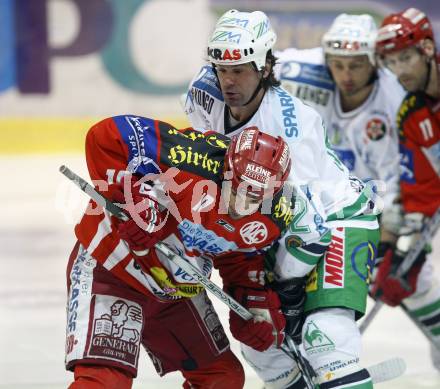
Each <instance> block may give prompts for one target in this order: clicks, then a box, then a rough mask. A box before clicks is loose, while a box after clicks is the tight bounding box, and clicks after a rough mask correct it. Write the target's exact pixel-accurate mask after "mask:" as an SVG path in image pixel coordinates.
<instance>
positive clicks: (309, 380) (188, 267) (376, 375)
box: [59, 165, 406, 389]
mask: <svg viewBox="0 0 440 389" xmlns="http://www.w3.org/2000/svg"><path fill="white" fill-rule="evenodd" d="M59 170H60V172H61V173H62V174H63V175H64V176H66V177H67V178H68V179H69V180H71V181H73V182H74V183H75V184H76V185H77V186H78V187H79V188H80V189H81V190H82V191H83V192H85V193H87V194H88V195H89V196H90V197H91V198H92V199H93V200H94V201H96V203H97V204H99V205H101V206H102V207H104V208H105V209H106V210H107V211H109V212H110V213H111V214H112V215H114V216H116V217H118V218H119V219H121V220H128V219H129V218H128V216H127V215H126V214H125V212H124V211H123V210H122V208H120V207H119V206H118V205H116V204H115V203H113V202H111V201H110V200H109V199H107V198H105V197H104V196H102V195H101V194H100V193H99V192H97V191H96V190H95V188H93V187H92V186H91V185H90V184H89V183H88V182H87V181H86V180H84V179H83V178H81V177H80V176H78V175H77V174H75V173H74V172H72V171H71V170H70V169H69V168H68V167H66V166H64V165H63V166H61V167H60V169H59ZM155 248H157V249H158V250H159V251H161V252H162V253H163V254H164V255H165V256H167V258H168V259H169V260H171V261H174V262H175V263H176V264H178V265H179V266H180V267H181V268H182V269H183V270H184V271H185V272H187V273H188V274H189V275H190V276H191V277H193V278H194V279H196V280H197V281H199V282H200V283H201V284H202V285H203V286H205V288H206V289H207V290H208V291H210V292H211V293H213V294H214V295H215V296H216V297H217V298H219V299H220V300H221V301H222V302H223V303H225V304H226V305H228V307H229V308H230V309H232V310H233V311H234V312H235V313H237V314H238V315H239V316H240V317H242V318H243V319H244V320H250V319H253V317H254V316H253V315H252V313H250V312H249V311H248V310H247V309H246V308H245V307H243V306H242V305H241V304H240V303H238V302H237V301H236V300H235V299H233V298H232V297H231V296H229V295H228V294H227V293H225V292H224V291H223V289H221V288H220V287H219V286H217V285H216V284H215V283H214V282H212V281H211V280H210V279H209V278H207V277H206V276H205V275H204V274H203V273H202V272H201V271H200V270H199V269H198V268H197V267H196V266H194V265H193V264H192V263H191V262H189V261H188V260H186V259H185V258H182V257H181V256H180V255H177V254H176V253H175V252H174V251H173V250H171V249H170V248H169V247H168V246H167V245H165V244H164V243H162V242H158V243H156V245H155ZM286 343H287V345H288V347H289V350H286V349H285V348H283V347H281V350H282V351H283V352H284V353H286V354H287V355H289V357H290V358H292V359H293V360H294V361H295V362H296V363H297V365H298V368H299V369H300V371H301V373H302V375H303V378H304V380H305V381H306V384H307V387H308V389H313V388H314V387H315V385H314V381H315V380H314V377H316V373H315V372H314V371H313V368H312V367H311V366H310V364H309V363H308V361H307V360H306V359H305V358H304V357H303V356H302V354H301V352H300V351H299V349H298V347H297V346H296V344H295V343H294V342H293V340H292V339H291V338H290V337H289V336H287V335H286ZM405 368H406V367H405V362H404V361H403V359H401V358H394V359H389V360H386V361H383V362H380V363H378V364H376V365H373V366H370V367H368V368H367V370H368V372H369V373H370V376H371V379H372V381H373V383H379V382H383V381H387V380H390V379H393V378H396V377H399V376H400V375H402V374H403V373H404V371H405Z"/></svg>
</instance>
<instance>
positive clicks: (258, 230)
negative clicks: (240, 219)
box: [240, 221, 268, 245]
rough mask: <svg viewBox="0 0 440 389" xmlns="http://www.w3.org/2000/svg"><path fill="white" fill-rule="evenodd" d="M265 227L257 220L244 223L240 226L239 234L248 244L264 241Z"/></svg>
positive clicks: (265, 235) (265, 236)
mask: <svg viewBox="0 0 440 389" xmlns="http://www.w3.org/2000/svg"><path fill="white" fill-rule="evenodd" d="M267 234H268V232H267V227H266V226H265V225H264V224H263V223H262V222H259V221H253V222H249V223H246V224H245V225H244V226H243V227H241V228H240V235H241V237H242V238H243V241H244V243H246V244H248V245H252V244H258V243H261V242H264V241H265V240H266V238H267Z"/></svg>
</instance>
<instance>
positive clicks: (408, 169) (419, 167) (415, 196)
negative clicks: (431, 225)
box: [397, 92, 440, 216]
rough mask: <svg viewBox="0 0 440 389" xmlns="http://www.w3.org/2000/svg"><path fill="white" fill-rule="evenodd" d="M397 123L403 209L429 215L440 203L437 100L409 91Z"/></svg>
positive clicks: (439, 140) (439, 146)
mask: <svg viewBox="0 0 440 389" xmlns="http://www.w3.org/2000/svg"><path fill="white" fill-rule="evenodd" d="M397 126H398V128H399V136H400V144H399V147H400V158H401V159H400V165H401V176H400V186H401V197H402V203H403V207H404V211H405V212H421V213H423V214H425V215H427V216H432V215H433V213H434V212H435V211H436V210H437V208H438V207H439V206H440V100H434V99H432V98H430V97H429V96H428V95H426V94H425V93H423V92H417V93H409V94H408V95H407V96H406V97H405V99H404V101H403V102H402V105H401V107H400V109H399V113H398V116H397Z"/></svg>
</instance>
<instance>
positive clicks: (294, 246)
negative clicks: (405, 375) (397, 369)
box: [185, 10, 378, 389]
mask: <svg viewBox="0 0 440 389" xmlns="http://www.w3.org/2000/svg"><path fill="white" fill-rule="evenodd" d="M275 41H276V34H275V32H274V31H273V30H272V28H271V25H270V22H269V20H268V18H267V16H266V15H265V14H264V13H262V12H259V11H256V12H251V13H248V12H239V11H236V10H230V11H228V12H226V13H225V14H224V15H223V16H222V17H220V19H219V20H218V22H217V24H216V26H215V29H214V32H213V33H212V35H211V37H210V39H209V42H208V48H207V56H208V61H209V62H210V64H209V65H207V66H204V67H203V68H202V69H201V70H200V72H199V73H198V74H197V75H196V76H195V78H194V79H193V80H192V82H191V84H190V88H189V92H188V94H187V96H186V100H185V112H186V113H187V115H188V118H189V120H190V122H191V124H192V125H193V126H194V127H203V128H206V129H208V130H214V131H218V132H220V133H223V134H227V135H228V136H233V135H235V134H238V133H240V132H241V131H243V129H244V128H246V127H248V126H254V125H255V126H258V127H261V128H264V129H265V131H269V132H270V134H272V135H274V136H282V137H283V138H284V140H285V141H286V142H287V143H288V145H289V147H290V151H291V158H292V167H293V168H292V170H291V173H290V179H291V180H292V182H294V183H296V184H297V185H298V186H300V187H301V188H302V191H303V192H304V193H305V194H306V198H307V200H308V201H307V202H305V203H302V200H301V199H298V200H297V201H296V203H295V208H294V210H293V215H294V216H293V218H292V220H291V222H290V232H288V233H287V235H286V236H285V237H283V238H282V239H281V240H280V241H279V247H278V250H276V251H275V250H273V253H274V256H272V257H271V258H274V261H273V262H272V265H271V266H272V267H273V268H272V269H271V270H273V272H274V277H275V279H276V281H277V282H278V283H280V284H281V285H291V286H293V285H295V282H296V280H297V279H301V278H302V277H303V276H305V275H307V274H308V275H309V276H308V285H307V301H306V305H305V311H306V314H305V324H304V326H303V328H302V336H300V338H302V341H303V345H304V348H305V351H306V354H307V358H308V359H309V361H310V363H311V365H312V366H313V368H314V369H315V371H316V372H317V373H318V380H319V382H320V384H321V385H322V386H321V387H322V388H327V387H328V388H330V387H335V385H344V387H346V388H352V387H353V388H354V387H359V385H363V387H365V388H371V387H372V382H371V378H370V376H369V373H368V372H367V370H365V369H363V368H362V367H361V365H360V363H359V354H360V345H361V339H360V334H359V331H358V329H357V326H356V320H357V319H358V318H359V317H361V316H362V315H363V314H364V312H365V305H366V297H367V289H368V287H367V285H368V282H369V276H370V274H369V271H370V270H371V268H372V266H373V263H374V252H375V251H376V245H377V241H378V230H377V228H378V224H377V220H376V216H375V215H374V214H372V210H371V209H369V208H370V206H371V205H372V203H371V202H370V200H369V199H370V195H371V193H369V189H368V188H367V187H365V185H364V184H363V182H361V181H360V180H358V179H356V178H354V177H350V176H349V172H348V170H347V168H346V167H345V166H344V165H343V164H342V163H341V161H340V160H339V158H338V157H337V155H336V154H335V153H334V152H333V150H332V149H331V148H330V147H329V144H328V142H327V139H326V136H325V130H324V128H323V126H322V119H321V117H320V116H319V114H318V113H317V112H316V111H315V110H314V109H313V108H311V107H309V106H308V105H306V104H304V103H302V102H301V101H300V100H299V99H297V98H295V97H293V96H291V95H290V94H289V93H288V92H287V91H286V90H285V89H283V88H281V87H280V86H279V81H277V80H276V79H275V77H274V72H273V67H274V65H275V61H276V58H275V57H274V55H273V52H272V49H273V46H274V44H275ZM310 204H313V207H315V210H317V211H318V213H319V215H321V217H322V218H323V219H322V220H320V219H319V218H318V219H316V218H315V219H307V218H303V216H304V215H305V214H306V213H307V212H309V211H310V208H309V207H310ZM317 225H322V226H323V227H324V228H322V229H321V228H318V229H316V226H317ZM278 293H279V295H280V299H281V302H282V307H283V310H284V312H285V314H286V319H287V325H286V332H287V333H289V334H291V335H292V336H293V337H294V338H296V339H297V340H298V337H299V336H298V333H299V332H300V331H301V326H298V322H297V321H296V320H295V321H291V320H289V315H290V314H291V313H293V312H295V305H294V304H291V303H290V301H289V299H288V298H284V296H283V290H279V291H278ZM299 340H301V339H299ZM242 351H243V354H244V356H245V358H246V359H247V360H248V361H249V362H250V364H251V366H253V367H254V368H255V370H256V372H257V374H258V375H259V376H260V377H261V378H262V379H263V380H264V382H265V387H267V388H292V389H294V388H298V389H299V388H301V389H302V388H304V382H303V381H302V380H301V379H300V378H299V375H298V370H297V369H296V367H295V366H294V365H293V363H292V361H291V360H290V359H289V358H288V357H286V356H285V355H284V354H283V353H281V352H280V350H279V349H276V348H275V347H271V348H269V349H268V350H266V351H264V352H258V351H255V350H254V349H252V348H250V347H248V346H246V345H243V344H242Z"/></svg>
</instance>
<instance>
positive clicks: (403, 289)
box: [373, 8, 440, 369]
mask: <svg viewBox="0 0 440 389" xmlns="http://www.w3.org/2000/svg"><path fill="white" fill-rule="evenodd" d="M376 51H377V54H378V55H379V57H380V59H381V60H382V62H383V64H384V65H385V66H386V67H388V69H390V70H391V71H392V72H393V73H395V74H396V76H397V77H398V79H399V81H400V83H401V84H402V86H403V87H404V88H405V89H406V90H407V92H408V94H407V96H406V97H405V99H404V100H403V102H402V104H401V107H400V110H399V113H398V115H397V127H398V129H399V138H400V139H399V142H400V165H401V176H400V188H401V202H402V206H403V212H404V215H403V224H402V227H401V228H400V231H399V236H398V239H397V242H396V247H395V249H394V250H389V251H388V253H387V254H386V255H385V257H384V260H383V262H382V263H381V265H380V267H379V270H378V275H377V278H376V285H375V288H374V290H373V293H376V296H377V297H380V298H381V299H382V300H383V301H384V302H385V303H387V304H389V305H391V306H395V305H399V304H401V303H403V304H404V305H405V306H406V308H407V309H408V310H409V313H410V315H411V316H412V317H413V318H414V319H415V320H417V321H418V322H419V323H420V325H421V326H422V327H424V328H425V329H426V330H427V331H428V332H430V333H431V334H432V336H433V338H434V339H436V342H438V345H440V285H438V283H437V282H436V281H435V280H433V279H432V273H433V272H432V265H431V264H430V263H429V259H428V260H427V252H426V249H425V250H424V251H423V252H422V253H421V254H420V255H419V257H418V259H417V260H416V262H415V263H414V265H413V267H412V268H411V269H410V270H409V272H408V273H407V274H406V275H405V279H406V281H407V284H408V285H405V286H404V285H402V283H401V282H400V281H399V280H397V279H395V278H393V277H392V276H390V273H391V274H392V273H393V271H394V269H395V268H396V267H397V266H398V264H399V263H400V262H401V261H402V259H403V257H404V256H405V253H406V252H407V251H408V250H409V249H410V248H411V246H412V245H413V244H414V243H415V242H416V240H417V239H418V237H419V233H420V230H421V228H422V226H423V224H424V222H425V220H426V218H428V217H431V216H432V215H433V214H434V213H435V211H436V210H437V209H438V208H439V206H440V73H439V63H438V58H437V57H436V47H435V42H434V35H433V32H432V26H431V23H430V21H429V19H428V17H427V16H426V15H425V14H424V13H423V12H421V11H419V10H418V9H415V8H409V9H407V10H405V11H402V12H399V13H396V14H392V15H389V16H388V17H386V18H385V19H384V21H383V23H382V26H381V28H380V29H379V31H378V36H377V41H376ZM426 261H428V263H425V262H426ZM424 263H425V265H424V266H422V265H423V264H424ZM426 265H428V266H426ZM434 363H435V364H436V367H437V368H438V369H440V355H438V356H437V358H434Z"/></svg>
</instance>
